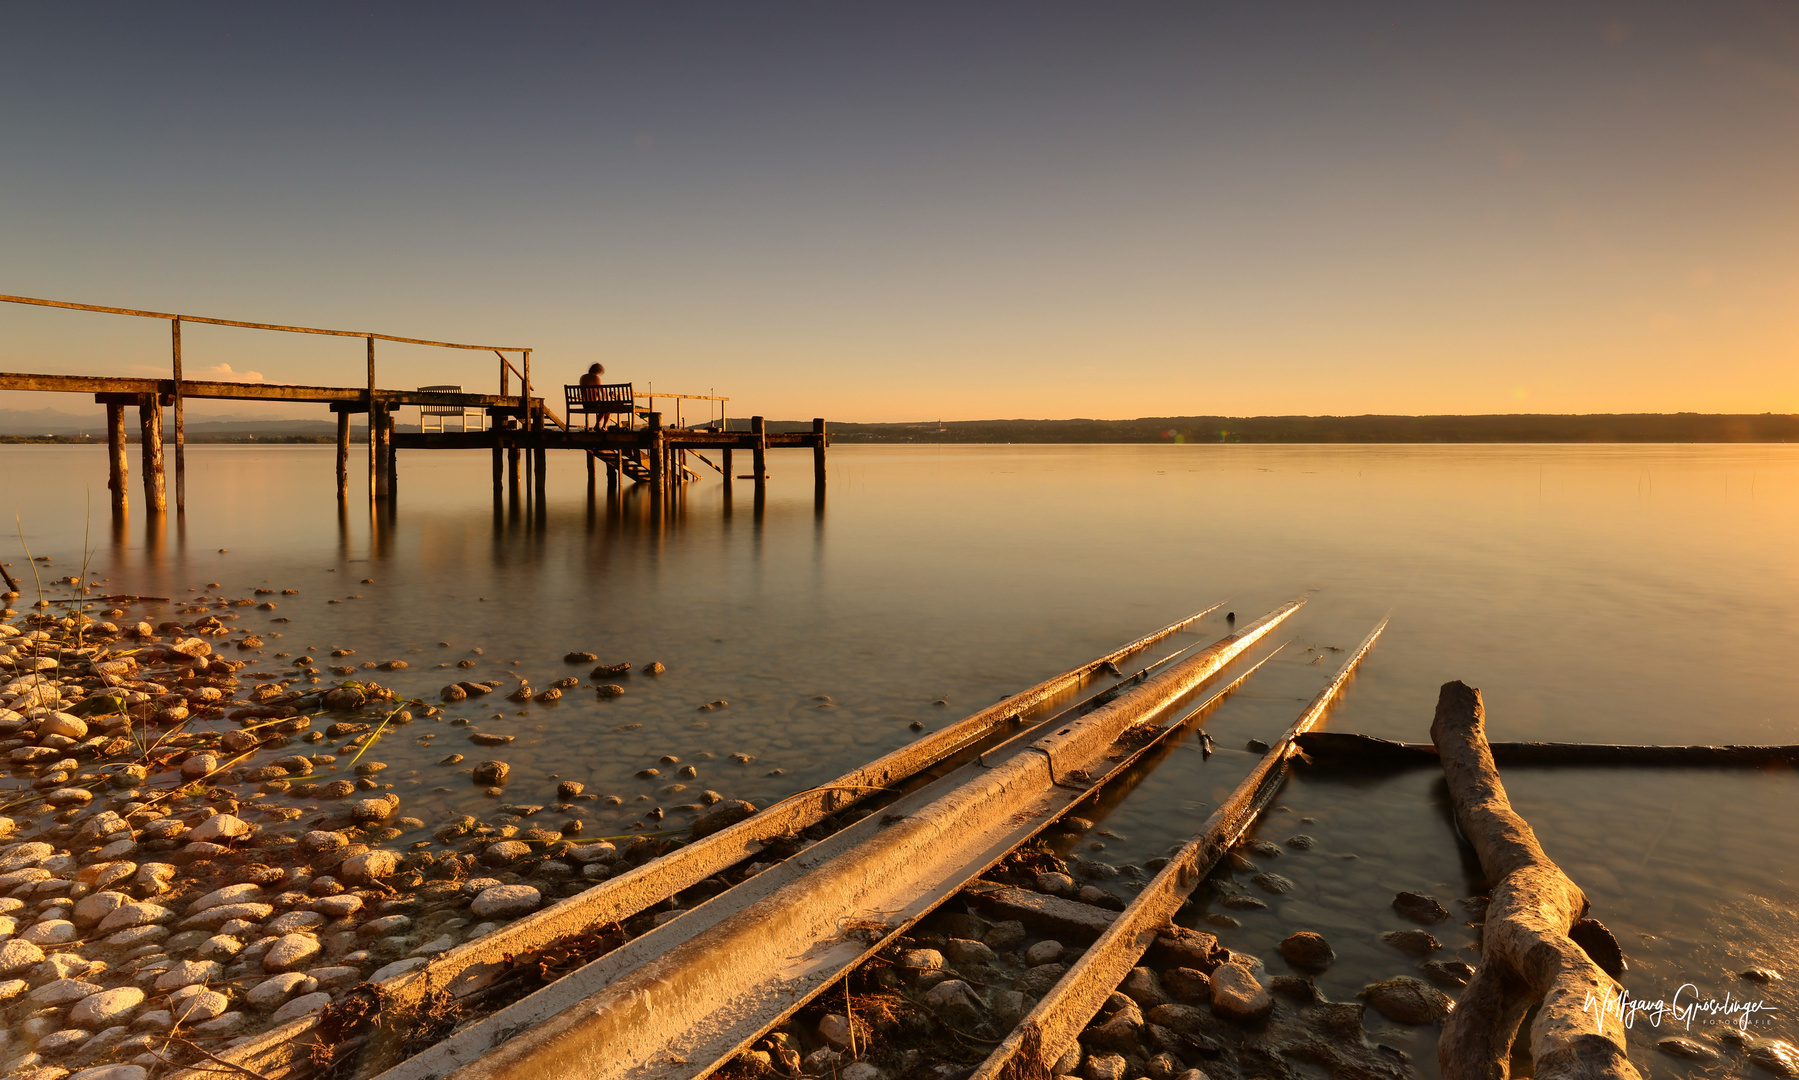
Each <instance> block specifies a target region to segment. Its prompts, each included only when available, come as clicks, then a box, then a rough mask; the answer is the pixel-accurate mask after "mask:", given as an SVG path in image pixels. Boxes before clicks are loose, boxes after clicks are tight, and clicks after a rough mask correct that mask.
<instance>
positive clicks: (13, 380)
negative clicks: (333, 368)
mask: <svg viewBox="0 0 1799 1080" xmlns="http://www.w3.org/2000/svg"><path fill="white" fill-rule="evenodd" d="M0 390H38V391H54V392H61V393H76V394H166V395H173V394H174V392H175V380H173V379H140V378H128V377H123V376H112V375H39V374H32V373H30V372H16V371H9V372H0ZM367 393H368V390H367V388H365V387H348V386H294V385H288V384H284V383H233V382H205V381H199V380H194V379H183V380H182V381H181V394H182V396H183V397H190V398H215V399H220V400H226V401H320V402H360V401H362V400H363V399H364V397H365V396H366V395H367ZM376 396H377V397H379V398H381V399H382V400H383V401H388V402H392V403H393V404H396V405H462V406H465V407H467V408H481V407H484V406H488V407H492V406H501V407H507V408H512V409H516V408H517V407H518V400H517V398H502V397H499V396H498V395H496V394H452V393H446V392H443V391H436V390H378V391H376Z"/></svg>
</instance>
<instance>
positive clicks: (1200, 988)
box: [1162, 967, 1212, 1004]
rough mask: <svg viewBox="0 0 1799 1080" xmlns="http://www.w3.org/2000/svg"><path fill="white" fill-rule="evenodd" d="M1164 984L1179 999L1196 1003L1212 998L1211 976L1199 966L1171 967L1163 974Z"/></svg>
mask: <svg viewBox="0 0 1799 1080" xmlns="http://www.w3.org/2000/svg"><path fill="white" fill-rule="evenodd" d="M1162 986H1163V988H1164V989H1166V990H1167V991H1168V993H1169V994H1170V995H1172V996H1173V997H1174V998H1175V999H1176V1000H1177V1001H1184V1002H1187V1003H1189V1004H1194V1003H1203V1002H1207V1001H1210V1000H1212V979H1211V976H1209V975H1207V974H1206V973H1205V972H1203V971H1200V970H1199V969H1198V968H1190V967H1177V968H1170V969H1169V970H1168V971H1166V972H1164V973H1163V974H1162Z"/></svg>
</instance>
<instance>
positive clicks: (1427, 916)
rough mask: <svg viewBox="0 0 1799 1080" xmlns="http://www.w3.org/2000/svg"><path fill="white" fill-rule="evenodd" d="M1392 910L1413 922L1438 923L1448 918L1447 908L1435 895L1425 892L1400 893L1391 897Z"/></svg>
mask: <svg viewBox="0 0 1799 1080" xmlns="http://www.w3.org/2000/svg"><path fill="white" fill-rule="evenodd" d="M1393 910H1394V911H1397V912H1399V913H1400V914H1401V915H1404V916H1405V917H1406V918H1408V919H1410V920H1412V921H1413V922H1420V923H1439V922H1442V921H1443V920H1444V919H1447V918H1449V909H1448V908H1446V907H1444V906H1443V904H1442V902H1441V901H1439V900H1438V899H1437V898H1436V897H1434V896H1430V895H1428V894H1425V893H1415V892H1402V893H1400V894H1399V895H1397V896H1395V897H1394V898H1393Z"/></svg>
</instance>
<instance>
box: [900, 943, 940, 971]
mask: <svg viewBox="0 0 1799 1080" xmlns="http://www.w3.org/2000/svg"><path fill="white" fill-rule="evenodd" d="M899 966H900V967H902V968H905V969H906V970H907V971H909V972H912V973H913V974H917V973H919V972H923V971H940V970H942V969H943V966H944V961H943V954H942V953H940V952H938V951H937V950H936V949H906V950H905V951H903V952H901V953H900V954H899Z"/></svg>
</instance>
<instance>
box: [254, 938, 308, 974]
mask: <svg viewBox="0 0 1799 1080" xmlns="http://www.w3.org/2000/svg"><path fill="white" fill-rule="evenodd" d="M321 951H323V947H322V946H321V945H320V944H319V939H318V938H316V937H313V936H312V935H311V934H299V933H295V934H286V935H283V936H282V937H280V938H278V939H276V941H275V943H274V944H273V945H270V946H269V948H268V951H267V952H265V953H263V954H262V969H263V970H264V971H267V972H270V973H272V974H279V973H281V972H284V971H294V970H296V969H298V968H303V967H305V966H306V965H307V964H309V963H311V962H312V961H313V959H314V958H315V957H317V956H318V955H319V953H320V952H321Z"/></svg>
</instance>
